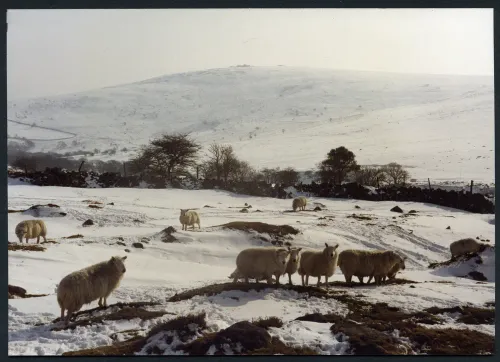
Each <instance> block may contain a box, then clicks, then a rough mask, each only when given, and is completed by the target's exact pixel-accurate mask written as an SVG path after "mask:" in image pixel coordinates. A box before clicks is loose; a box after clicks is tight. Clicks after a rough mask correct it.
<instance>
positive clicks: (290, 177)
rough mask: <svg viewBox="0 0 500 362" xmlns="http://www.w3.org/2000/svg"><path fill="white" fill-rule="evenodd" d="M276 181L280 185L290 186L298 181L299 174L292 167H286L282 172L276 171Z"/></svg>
mask: <svg viewBox="0 0 500 362" xmlns="http://www.w3.org/2000/svg"><path fill="white" fill-rule="evenodd" d="M276 176H277V180H278V182H279V183H280V184H285V185H288V186H292V185H295V184H297V182H298V181H299V173H298V172H297V171H296V170H295V169H294V168H293V167H287V168H285V169H284V170H280V171H277V175H276Z"/></svg>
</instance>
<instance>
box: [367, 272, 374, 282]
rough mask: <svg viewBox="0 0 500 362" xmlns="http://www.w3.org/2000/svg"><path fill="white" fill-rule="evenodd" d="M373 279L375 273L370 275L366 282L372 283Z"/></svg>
mask: <svg viewBox="0 0 500 362" xmlns="http://www.w3.org/2000/svg"><path fill="white" fill-rule="evenodd" d="M372 279H373V274H372V275H370V277H369V278H368V281H367V282H366V284H370V282H371V281H372Z"/></svg>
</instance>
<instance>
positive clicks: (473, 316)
mask: <svg viewBox="0 0 500 362" xmlns="http://www.w3.org/2000/svg"><path fill="white" fill-rule="evenodd" d="M425 311H426V312H429V313H431V314H441V313H460V314H461V316H460V317H459V318H458V319H457V321H458V322H459V323H464V324H495V309H494V308H479V307H471V306H463V307H462V306H456V307H451V308H438V307H431V308H427V309H425Z"/></svg>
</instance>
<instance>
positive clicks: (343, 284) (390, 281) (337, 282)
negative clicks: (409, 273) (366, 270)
mask: <svg viewBox="0 0 500 362" xmlns="http://www.w3.org/2000/svg"><path fill="white" fill-rule="evenodd" d="M418 283H420V282H416V281H413V280H409V279H403V278H394V279H386V281H385V282H383V283H382V284H380V285H379V286H377V287H378V288H381V287H383V286H384V285H401V284H418ZM328 285H329V286H333V287H349V288H357V287H366V286H367V285H371V286H374V285H375V281H374V280H372V281H371V283H370V284H368V283H366V279H365V282H364V283H363V284H361V283H359V282H355V281H354V278H353V283H352V285H351V286H349V284H347V283H346V282H345V281H340V280H335V281H333V282H328Z"/></svg>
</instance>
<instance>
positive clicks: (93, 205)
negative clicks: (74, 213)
mask: <svg viewBox="0 0 500 362" xmlns="http://www.w3.org/2000/svg"><path fill="white" fill-rule="evenodd" d="M89 207H90V208H92V209H103V208H104V206H99V205H96V204H90V205H89Z"/></svg>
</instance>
